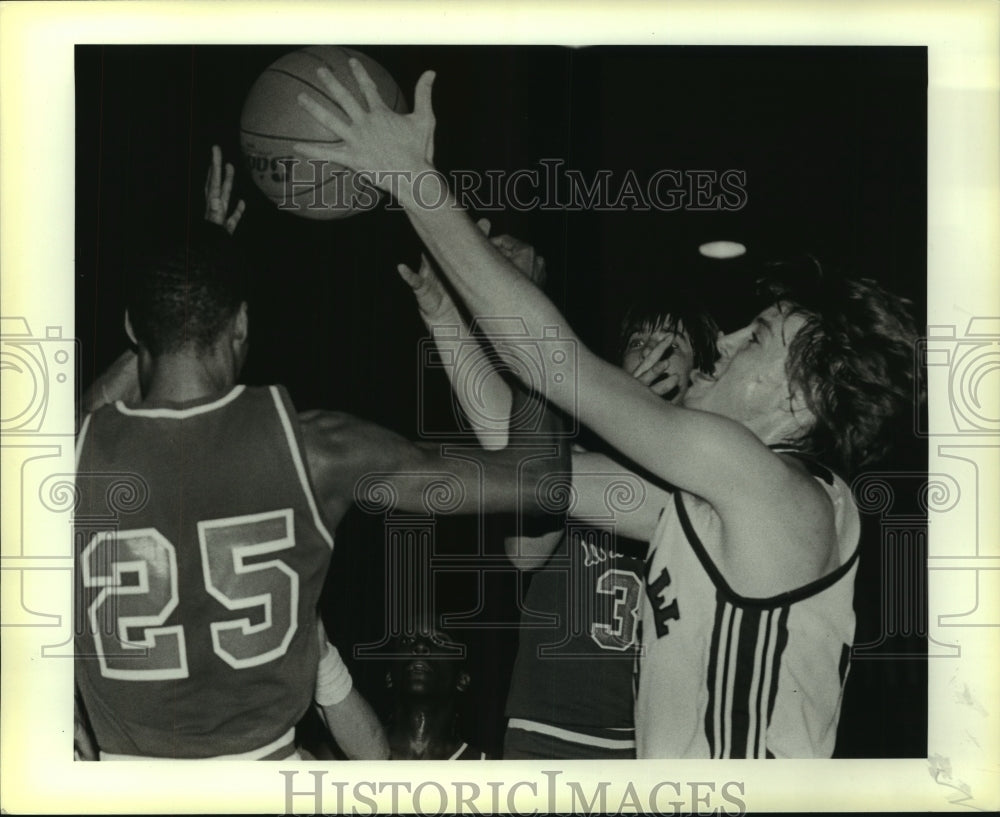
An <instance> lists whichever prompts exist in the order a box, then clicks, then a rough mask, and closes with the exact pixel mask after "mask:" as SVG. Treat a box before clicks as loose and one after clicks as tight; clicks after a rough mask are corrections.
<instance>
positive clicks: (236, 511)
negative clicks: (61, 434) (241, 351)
mask: <svg viewBox="0 0 1000 817" xmlns="http://www.w3.org/2000/svg"><path fill="white" fill-rule="evenodd" d="M77 463H78V465H77V471H78V474H77V489H78V493H79V504H78V506H77V512H76V521H75V525H76V528H75V529H76V542H75V555H76V592H77V604H76V611H77V613H76V615H77V628H76V632H77V637H76V650H77V658H76V681H77V685H78V686H79V689H80V693H81V695H82V698H83V701H84V704H85V706H86V708H87V713H88V715H89V717H90V720H91V724H92V726H93V728H94V732H95V735H96V738H97V742H98V745H99V748H100V750H101V752H102V756H106V755H110V756H114V755H127V756H137V755H138V756H147V757H149V756H152V757H169V758H204V757H219V756H229V755H241V756H249V757H260V758H266V757H281V756H287V755H288V754H289V753H290V752H291V751H292V747H291V746H290V745H289V743H288V738H287V736H288V733H289V731H290V730H292V729H293V728H294V726H295V723H296V722H297V721H298V720H299V718H300V717H301V716H302V715H303V713H304V712H305V711H306V709H307V707H308V706H309V703H310V700H311V698H312V693H313V687H314V683H315V677H316V664H317V660H318V641H317V633H316V603H317V600H318V597H319V593H320V589H321V587H322V585H323V581H324V577H325V575H326V572H327V568H328V566H329V562H330V553H331V548H332V546H333V540H332V537H331V535H330V533H329V531H328V530H327V528H326V526H325V525H324V523H323V520H322V517H321V515H320V513H319V510H318V507H317V505H316V502H315V498H314V496H313V492H312V488H311V486H310V483H309V477H308V472H307V470H306V463H305V460H304V454H303V451H302V444H301V439H300V437H299V430H298V422H297V418H296V415H295V412H294V409H293V408H292V405H291V402H290V401H289V399H288V396H287V394H286V393H285V391H284V389H283V388H281V387H278V386H271V387H268V388H246V387H243V386H237V387H235V388H234V389H233V390H232V391H230V392H229V393H227V394H226V395H224V396H222V397H219V398H216V399H213V400H211V401H201V402H198V403H193V404H186V405H184V406H183V407H174V408H141V409H132V408H128V407H126V406H125V405H123V404H122V403H116V404H115V405H111V406H105V407H103V408H102V409H100V410H99V411H97V412H95V413H94V414H93V415H91V416H89V417H88V418H87V419H86V420H85V422H84V425H83V427H82V428H81V432H80V436H79V439H78V442H77Z"/></svg>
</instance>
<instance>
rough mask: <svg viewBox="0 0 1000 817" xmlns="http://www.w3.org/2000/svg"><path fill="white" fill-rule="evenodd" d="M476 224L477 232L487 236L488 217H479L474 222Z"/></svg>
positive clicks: (488, 228)
mask: <svg viewBox="0 0 1000 817" xmlns="http://www.w3.org/2000/svg"><path fill="white" fill-rule="evenodd" d="M476 226H477V227H478V228H479V232H481V233H482V234H483V235H485V236H488V235H489V234H490V227H491V226H492V225H491V224H490V220H489V219H488V218H481V219H479V221H477V222H476Z"/></svg>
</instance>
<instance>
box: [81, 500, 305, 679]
mask: <svg viewBox="0 0 1000 817" xmlns="http://www.w3.org/2000/svg"><path fill="white" fill-rule="evenodd" d="M198 543H199V546H200V550H201V568H202V577H203V578H204V582H205V589H206V590H207V591H208V593H209V595H210V596H212V598H214V599H216V600H217V601H218V602H219V603H220V604H222V606H223V607H225V608H226V609H227V610H232V611H241V610H242V611H250V610H257V611H258V613H260V614H262V615H258V616H257V618H258V619H260V620H259V621H258V622H257V623H251V619H250V618H249V617H245V618H239V619H236V620H227V621H214V622H209V623H208V626H209V628H210V631H211V634H212V649H213V651H214V652H215V654H216V655H217V656H219V658H221V659H222V660H223V661H225V662H226V663H227V664H228V665H229V666H231V667H233V668H234V669H244V668H247V667H256V666H259V665H261V664H266V663H267V662H269V661H273V660H274V659H276V658H279V657H280V656H282V655H284V654H285V652H286V651H287V650H288V645H289V643H290V642H291V640H292V637H293V636H294V635H295V631H296V629H297V628H298V601H299V577H298V575H297V574H296V573H295V571H293V570H292V569H291V568H290V567H289V566H288V565H287V564H285V562H283V561H281V560H280V559H261V558H260V557H262V556H266V555H267V554H269V553H276V552H278V551H282V550H288V549H290V548H292V547H294V546H295V536H294V526H293V522H292V510H291V509H290V508H289V509H285V510H281V511H274V512H269V513H263V514H254V515H252V516H239V517H233V518H230V519H213V520H209V521H204V522H199V523H198ZM251 559H252V560H253V561H252V562H250V561H249V560H251ZM80 569H81V576H82V579H83V585H84V587H94V588H100V591H99V592H98V593H97V594H96V596H95V597H94V599H93V601H92V602H91V603H90V605H89V607H88V608H87V621H88V624H89V625H90V631H91V633H92V634H93V636H94V644H95V646H96V649H97V655H98V658H99V660H100V666H101V674H102V675H103V676H104V677H105V678H116V679H119V680H122V681H164V680H169V679H174V678H187V677H188V662H187V648H186V642H185V638H184V625H182V624H174V625H171V626H169V627H166V626H163V625H164V622H165V621H166V620H167V619H168V618H169V617H170V614H171V613H172V612H173V611H174V610H175V609H176V608H177V605H178V604H179V603H180V598H179V592H178V579H177V550H176V548H175V547H174V545H173V543H172V542H170V541H169V540H168V539H167V538H166V537H165V536H164V535H163V534H162V533H160V532H159V531H158V530H157V529H156V528H141V529H135V530H125V531H118V532H112V533H109V532H102V533H99V534H97V535H96V536H94V538H93V539H92V540H91V541H90V543H89V544H88V545H87V547H86V548H85V549H84V551H83V554H82V556H81V564H80ZM130 630H132V631H139V632H141V635H140V636H139V637H138V638H136V637H132V638H129V637H128V636H129V631H130Z"/></svg>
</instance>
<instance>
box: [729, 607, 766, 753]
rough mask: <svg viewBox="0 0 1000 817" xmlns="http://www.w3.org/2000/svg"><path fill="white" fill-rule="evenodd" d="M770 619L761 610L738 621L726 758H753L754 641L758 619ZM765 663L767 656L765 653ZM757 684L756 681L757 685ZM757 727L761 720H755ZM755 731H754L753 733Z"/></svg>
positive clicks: (755, 668) (755, 642)
mask: <svg viewBox="0 0 1000 817" xmlns="http://www.w3.org/2000/svg"><path fill="white" fill-rule="evenodd" d="M762 615H764V616H769V615H770V612H769V611H765V612H763V613H762V611H760V610H744V611H743V615H742V616H741V619H740V630H739V635H738V636H737V637H738V638H739V641H738V642H737V644H736V674H735V678H734V680H733V702H734V704H735V706H734V707H733V713H732V718H733V725H732V739H731V740H730V750H729V757H753V756H754V746H755V745H756V744H751V743H750V740H751V739H752V737H753V736H751V735H750V707H752V706H754V705H755V703H756V701H754V700H753V698H754V697H755V696H754V695H753V682H754V678H755V676H756V671H757V670H758V669H759V668H758V667H757V666H756V661H755V658H756V652H757V641H758V637H759V634H760V620H761V616H762ZM763 655H764V660H765V661H766V660H767V653H764V654H763ZM758 683H759V681H758ZM757 724H758V727H759V724H760V718H759V717H758V718H757ZM757 731H758V729H756V728H755V729H754V732H755V733H756V732H757Z"/></svg>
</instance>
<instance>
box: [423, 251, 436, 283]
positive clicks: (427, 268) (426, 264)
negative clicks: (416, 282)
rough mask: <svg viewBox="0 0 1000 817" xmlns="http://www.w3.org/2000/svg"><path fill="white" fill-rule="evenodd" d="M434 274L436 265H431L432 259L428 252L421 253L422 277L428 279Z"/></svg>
mask: <svg viewBox="0 0 1000 817" xmlns="http://www.w3.org/2000/svg"><path fill="white" fill-rule="evenodd" d="M433 274H434V267H432V266H431V259H430V258H428V257H427V253H423V252H422V253H420V277H421V278H423V279H425V280H426V279H427V278H430V277H431V276H432V275H433Z"/></svg>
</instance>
